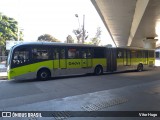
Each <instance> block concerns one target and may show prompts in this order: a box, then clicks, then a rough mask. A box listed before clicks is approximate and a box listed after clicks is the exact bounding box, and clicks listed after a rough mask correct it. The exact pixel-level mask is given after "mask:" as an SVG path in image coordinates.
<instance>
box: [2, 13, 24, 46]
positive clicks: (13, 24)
mask: <svg viewBox="0 0 160 120" xmlns="http://www.w3.org/2000/svg"><path fill="white" fill-rule="evenodd" d="M18 36H20V39H19V40H23V33H22V31H20V32H19V31H18V22H17V21H16V20H15V19H14V18H11V17H8V16H6V15H3V14H2V13H0V45H2V46H5V44H6V40H15V41H16V40H18Z"/></svg>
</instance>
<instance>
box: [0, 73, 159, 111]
mask: <svg viewBox="0 0 160 120" xmlns="http://www.w3.org/2000/svg"><path fill="white" fill-rule="evenodd" d="M151 78H152V79H151ZM157 78H160V75H159V71H157V70H152V71H144V72H125V73H114V74H104V75H101V76H74V77H73V76H72V77H59V78H55V79H54V80H48V81H36V80H29V81H6V82H2V84H1V85H0V89H1V91H0V103H1V106H0V108H2V107H9V106H16V105H22V104H29V103H35V102H41V101H47V100H52V99H56V98H64V97H68V96H74V95H81V94H86V93H92V92H97V91H102V90H108V89H115V88H120V87H124V86H131V85H134V84H143V83H146V82H152V81H155V80H158V79H157ZM8 103H10V104H8ZM3 104H4V105H3Z"/></svg>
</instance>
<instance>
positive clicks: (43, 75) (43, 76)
mask: <svg viewBox="0 0 160 120" xmlns="http://www.w3.org/2000/svg"><path fill="white" fill-rule="evenodd" d="M50 76H51V74H50V71H49V70H47V69H42V70H40V71H39V72H38V74H37V78H38V79H39V80H47V79H49V78H50Z"/></svg>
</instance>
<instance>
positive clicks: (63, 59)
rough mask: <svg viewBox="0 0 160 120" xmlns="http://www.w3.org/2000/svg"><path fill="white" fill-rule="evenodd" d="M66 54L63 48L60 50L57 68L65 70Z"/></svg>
mask: <svg viewBox="0 0 160 120" xmlns="http://www.w3.org/2000/svg"><path fill="white" fill-rule="evenodd" d="M66 66H67V65H66V52H65V48H61V49H60V59H59V67H60V68H62V69H63V68H66Z"/></svg>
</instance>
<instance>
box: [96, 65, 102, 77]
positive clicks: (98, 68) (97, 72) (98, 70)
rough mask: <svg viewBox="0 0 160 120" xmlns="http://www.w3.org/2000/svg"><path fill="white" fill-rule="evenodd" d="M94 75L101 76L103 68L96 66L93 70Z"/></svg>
mask: <svg viewBox="0 0 160 120" xmlns="http://www.w3.org/2000/svg"><path fill="white" fill-rule="evenodd" d="M94 74H95V75H101V74H103V68H102V66H100V65H99V66H97V67H96V68H95V70H94Z"/></svg>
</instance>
